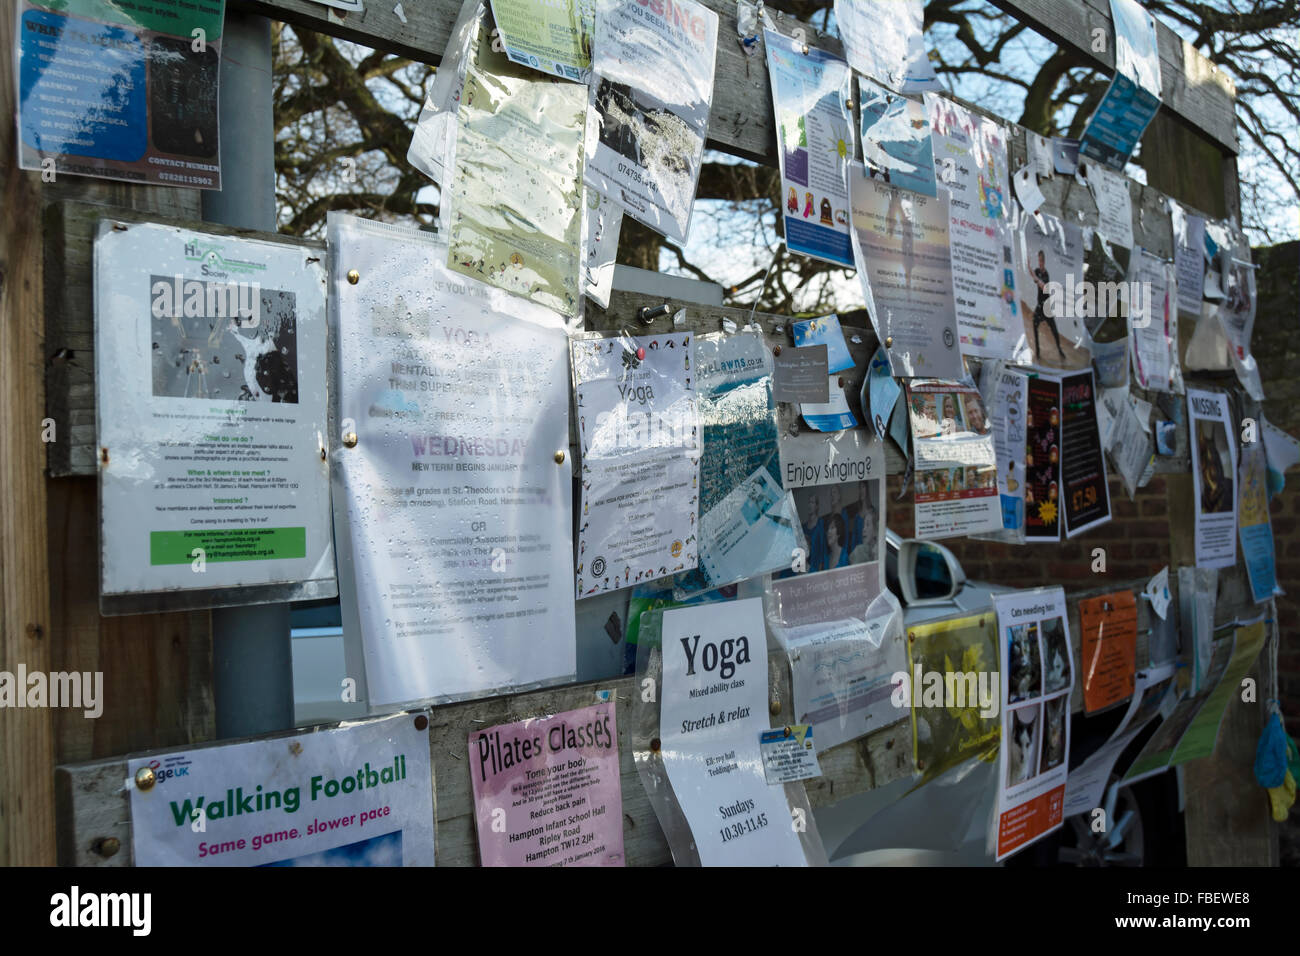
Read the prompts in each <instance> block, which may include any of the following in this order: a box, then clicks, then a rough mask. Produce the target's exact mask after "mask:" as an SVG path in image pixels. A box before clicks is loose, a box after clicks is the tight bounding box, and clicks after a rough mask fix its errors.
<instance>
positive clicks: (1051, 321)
mask: <svg viewBox="0 0 1300 956" xmlns="http://www.w3.org/2000/svg"><path fill="white" fill-rule="evenodd" d="M1021 241H1022V243H1023V245H1022V250H1021V253H1022V254H1021V256H1020V261H1019V263H1018V264H1017V265H1018V268H1019V269H1020V274H1019V275H1018V276H1017V277H1016V279H1017V283H1016V289H1017V290H1018V297H1019V300H1020V318H1021V321H1022V322H1023V323H1024V331H1025V341H1026V343H1027V344H1028V345H1029V347H1030V350H1031V351H1030V355H1031V358H1030V364H1033V365H1037V366H1040V367H1044V368H1068V369H1080V368H1087V367H1088V364H1089V361H1090V357H1089V352H1088V348H1087V342H1088V330H1087V327H1086V326H1085V325H1084V319H1085V318H1086V317H1088V315H1085V314H1084V313H1088V314H1091V313H1092V312H1093V311H1094V310H1092V309H1089V308H1087V307H1086V299H1085V300H1081V299H1080V294H1082V292H1083V290H1085V289H1087V288H1090V285H1089V284H1088V283H1085V282H1084V271H1083V231H1082V230H1081V229H1080V228H1079V227H1078V226H1076V225H1075V224H1074V223H1070V222H1065V221H1063V220H1061V219H1057V218H1056V217H1055V216H1050V215H1048V214H1047V213H1038V214H1037V215H1035V216H1031V217H1029V218H1028V219H1027V220H1026V221H1025V223H1024V229H1023V231H1022V232H1021ZM1081 301H1082V302H1083V303H1085V306H1084V307H1083V308H1080V303H1081Z"/></svg>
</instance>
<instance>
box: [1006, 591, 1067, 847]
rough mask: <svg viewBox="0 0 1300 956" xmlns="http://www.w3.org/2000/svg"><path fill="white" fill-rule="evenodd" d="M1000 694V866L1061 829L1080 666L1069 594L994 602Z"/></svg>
mask: <svg viewBox="0 0 1300 956" xmlns="http://www.w3.org/2000/svg"><path fill="white" fill-rule="evenodd" d="M993 608H994V611H995V612H996V614H997V619H998V644H999V648H1000V651H999V656H1000V659H1001V669H1002V674H1003V676H1004V680H1003V689H1002V753H1001V759H1000V761H999V771H998V773H999V778H998V780H999V783H998V803H997V824H996V851H995V855H996V857H997V859H998V860H999V861H1001V860H1003V859H1005V858H1006V857H1008V856H1010V855H1011V854H1012V853H1014V852H1016V851H1017V850H1020V849H1022V848H1024V847H1026V846H1028V845H1029V844H1031V843H1033V842H1035V841H1037V840H1040V839H1042V838H1043V837H1045V836H1046V835H1047V834H1049V833H1051V832H1052V831H1053V830H1055V829H1056V828H1057V827H1059V826H1060V825H1061V822H1062V820H1063V819H1064V816H1063V809H1064V802H1065V780H1066V774H1067V772H1068V767H1069V763H1070V697H1071V694H1072V693H1073V691H1072V688H1073V686H1074V664H1073V659H1072V657H1071V651H1070V629H1069V623H1068V616H1067V614H1066V605H1065V591H1064V590H1063V589H1061V588H1037V589H1034V590H1031V591H1013V592H1011V593H1008V594H1000V595H995V596H994V598H993Z"/></svg>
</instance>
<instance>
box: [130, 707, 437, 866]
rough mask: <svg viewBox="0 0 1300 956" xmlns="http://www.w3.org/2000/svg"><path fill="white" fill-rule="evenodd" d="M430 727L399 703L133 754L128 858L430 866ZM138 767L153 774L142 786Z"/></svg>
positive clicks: (170, 862) (159, 862)
mask: <svg viewBox="0 0 1300 956" xmlns="http://www.w3.org/2000/svg"><path fill="white" fill-rule="evenodd" d="M428 727H429V722H428V718H427V717H426V716H425V715H424V714H395V715H393V716H391V717H384V718H380V719H378V720H368V721H364V722H362V723H356V724H352V725H350V726H347V727H337V728H332V729H328V730H316V731H314V732H312V733H305V734H296V735H294V736H292V737H275V738H270V739H266V740H254V741H250V742H249V743H242V744H227V745H224V746H218V747H200V748H198V749H194V750H188V751H184V752H181V753H167V754H163V755H159V756H156V757H154V756H148V755H146V756H144V757H132V758H131V759H130V760H128V761H127V781H128V787H127V789H128V790H129V791H130V795H131V845H132V849H133V851H134V853H135V864H136V866H433V864H434V817H433V769H432V767H431V766H430V761H429V730H428ZM145 768H149V769H151V770H153V772H154V775H155V777H156V779H157V781H158V782H157V783H156V784H155V785H154V786H153V787H151V788H150V789H148V790H141V789H140V788H139V787H138V786H135V785H134V781H135V780H136V774H137V772H139V771H140V770H143V769H145ZM244 817H248V819H247V820H245V819H244Z"/></svg>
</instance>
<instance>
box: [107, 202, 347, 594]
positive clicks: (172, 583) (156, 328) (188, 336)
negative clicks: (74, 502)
mask: <svg viewBox="0 0 1300 956" xmlns="http://www.w3.org/2000/svg"><path fill="white" fill-rule="evenodd" d="M325 281H326V278H325V268H324V266H323V264H320V263H319V262H316V261H313V260H312V259H311V258H308V256H307V255H306V254H305V253H304V251H303V249H301V248H299V247H295V246H290V245H285V244H283V243H278V242H269V241H265V240H260V239H247V238H236V237H232V236H219V235H214V234H210V233H200V232H193V231H191V230H189V229H182V228H179V227H175V226H164V225H158V224H152V223H119V224H114V223H111V222H109V221H107V220H105V221H102V222H101V223H100V225H99V232H98V236H97V238H96V241H95V385H96V400H97V401H96V413H97V425H98V439H99V459H100V465H99V475H100V494H99V498H100V520H101V522H102V533H101V535H100V539H99V540H100V571H101V578H100V581H101V594H102V595H103V596H104V597H108V596H110V595H113V596H121V595H126V594H134V593H142V592H162V591H181V590H188V591H193V590H204V589H224V588H250V587H257V586H263V587H265V586H270V585H275V586H282V585H283V586H300V588H299V590H298V591H297V594H298V595H299V597H300V598H301V597H332V596H333V595H334V594H335V593H336V585H335V582H334V551H333V543H332V539H331V535H330V525H329V508H330V499H329V466H328V464H327V463H326V462H325V461H323V460H322V451H323V450H324V447H325V442H326V437H325V436H326V431H327V428H328V426H327V424H326V414H327V409H326V405H325V401H326V390H325V338H326V334H325ZM226 597H227V598H228V597H229V596H228V595H227V596H226ZM259 597H260V599H261V600H270V599H271V598H270V597H268V596H267V593H266V592H265V591H262V592H261V593H260V595H259ZM256 599H258V598H255V597H253V596H252V594H251V593H250V594H249V596H248V600H256ZM212 603H239V599H238V598H237V597H236V598H234V599H228V600H224V601H217V600H215V599H214V600H213V602H212Z"/></svg>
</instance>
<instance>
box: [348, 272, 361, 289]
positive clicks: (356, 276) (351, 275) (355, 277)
mask: <svg viewBox="0 0 1300 956" xmlns="http://www.w3.org/2000/svg"><path fill="white" fill-rule="evenodd" d="M360 281H361V273H360V272H358V271H357V270H356V269H349V270H348V282H350V283H351V284H352V285H356V284H357V283H358V282H360Z"/></svg>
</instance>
